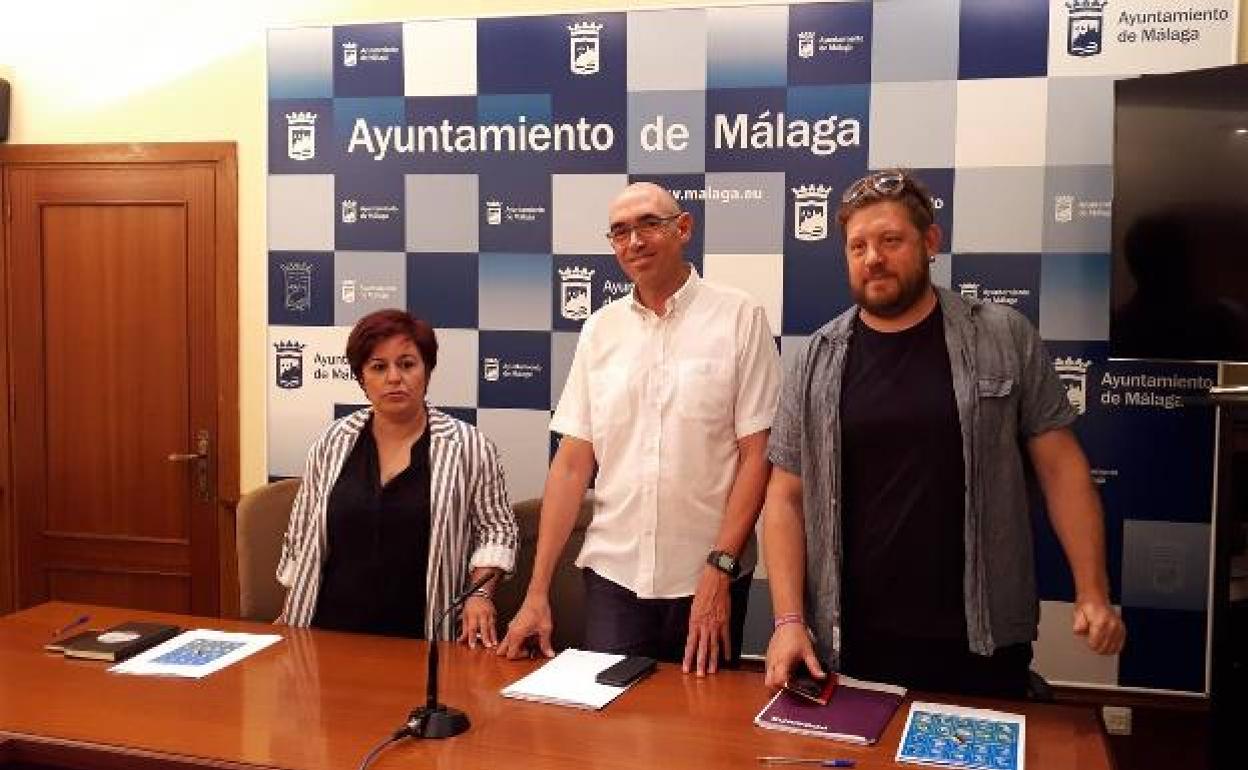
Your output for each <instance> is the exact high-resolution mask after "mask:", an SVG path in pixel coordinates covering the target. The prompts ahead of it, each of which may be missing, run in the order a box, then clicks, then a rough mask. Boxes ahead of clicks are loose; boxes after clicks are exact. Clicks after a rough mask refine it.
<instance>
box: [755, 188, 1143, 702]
mask: <svg viewBox="0 0 1248 770" xmlns="http://www.w3.org/2000/svg"><path fill="white" fill-rule="evenodd" d="M837 220H838V222H839V224H840V226H841V229H842V230H843V232H844V235H845V254H846V260H847V262H848V269H849V270H848V272H849V283H850V289H851V291H852V294H853V297H854V300H855V302H856V305H855V306H854V307H852V308H850V309H849V310H848V311H846V312H845V313H843V314H841V315H840V316H839V317H838V318H836V319H834V320H832V321H831V322H829V323H828V324H827V325H825V326H824V327H823V328H821V329H819V330H818V331H816V332H815V333H814V334H813V335H812V336H811V338H810V340H809V342H808V344H807V347H806V349H805V350H804V351H803V352H802V353H801V354H800V355H799V356H798V357H797V358H796V359H795V360H794V362H793V364H792V366H791V367H790V368H789V369H788V370H787V371H786V372H785V378H784V385H783V387H782V390H781V396H780V408H779V410H778V411H777V414H776V419H775V424H774V425H773V427H772V432H771V438H770V445H769V447H768V457H769V459H770V460H771V461H772V463H773V466H774V468H773V471H772V476H771V480H770V482H769V484H768V489H767V502H766V505H765V507H764V513H763V535H764V539H765V541H766V543H767V567H768V581H769V585H770V588H771V594H772V605H773V608H774V611H775V629H774V632H773V635H772V639H771V643H770V646H769V648H768V651H767V672H766V679H767V684H769V685H771V686H773V687H779V686H781V685H782V684H783V683H784V682H785V680H786V679H787V678H788V677H789V676H790V674H791V673H792V671H793V669H794V667H795V666H796V665H797V664H798V663H799V662H801V663H804V664H805V665H806V667H807V668H809V669H811V670H812V671H813V672H814V673H815V674H816V675H817V676H819V677H822V676H823V675H824V674H825V673H828V672H825V671H824V670H823V664H821V663H820V659H822V660H823V661H824V662H825V663H826V665H828V666H829V667H830V668H831V669H832V670H834V671H839V672H844V673H847V674H849V675H850V676H854V677H859V678H864V679H871V680H878V681H886V682H893V683H896V684H901V685H905V686H907V687H911V688H916V689H923V690H935V691H943V692H954V693H963V694H977V695H994V696H1002V697H1022V696H1024V695H1026V694H1027V691H1028V684H1029V680H1030V672H1029V666H1030V663H1031V657H1032V650H1031V642H1032V641H1033V640H1034V639H1036V635H1037V622H1038V618H1039V604H1038V601H1037V596H1036V588H1035V575H1034V567H1033V564H1032V542H1031V517H1030V511H1029V505H1028V495H1027V492H1026V482H1025V480H1024V479H1025V470H1024V465H1025V463H1027V462H1030V465H1031V466H1032V468H1033V469H1034V471H1035V474H1036V478H1037V479H1038V481H1039V484H1040V488H1041V491H1042V492H1043V494H1044V499H1045V502H1046V504H1047V508H1048V512H1049V521H1050V522H1051V524H1052V526H1053V528H1054V530H1055V531H1056V533H1057V537H1058V539H1059V540H1060V541H1061V544H1062V548H1063V550H1064V551H1065V554H1066V558H1067V561H1068V562H1069V564H1070V567H1071V571H1072V573H1073V575H1074V586H1075V600H1074V623H1073V626H1074V628H1073V630H1074V633H1075V634H1078V635H1081V636H1084V637H1086V640H1087V644H1088V647H1090V648H1091V649H1092V650H1093V651H1094V652H1097V653H1101V654H1112V653H1116V652H1118V651H1119V650H1120V649H1121V648H1122V645H1123V640H1124V638H1125V635H1126V631H1125V629H1124V627H1123V624H1122V620H1121V618H1120V617H1119V615H1118V613H1117V612H1116V611H1115V610H1114V609H1113V607H1111V606H1110V603H1109V584H1108V579H1107V577H1106V573H1105V534H1104V525H1103V521H1102V520H1103V514H1102V511H1101V505H1100V500H1099V498H1098V497H1097V493H1096V490H1095V489H1094V488H1093V485H1092V476H1091V472H1090V470H1089V468H1088V461H1087V459H1086V458H1085V457H1084V454H1083V451H1082V449H1080V447H1079V443H1078V441H1077V440H1076V439H1075V437H1074V434H1073V433H1072V432H1071V431H1070V428H1069V426H1070V424H1071V423H1072V422H1074V420H1075V412H1074V410H1073V409H1072V408H1071V405H1070V403H1069V402H1068V400H1067V397H1066V393H1065V389H1064V388H1063V387H1062V385H1061V383H1060V382H1059V380H1058V377H1057V373H1056V372H1055V371H1054V369H1053V365H1052V360H1051V359H1050V358H1049V356H1048V354H1047V353H1046V352H1045V350H1044V345H1043V344H1042V343H1041V341H1040V338H1039V335H1038V334H1037V333H1036V330H1035V329H1034V328H1033V327H1032V325H1031V324H1030V323H1029V322H1028V321H1027V319H1026V318H1024V317H1023V316H1022V315H1021V314H1019V313H1018V312H1016V311H1014V310H1013V309H1011V308H1007V307H1004V306H1001V305H995V304H992V303H988V302H980V301H977V300H970V299H967V298H965V297H962V296H961V295H960V294H956V293H954V292H951V291H948V290H945V289H938V288H936V287H934V286H933V285H932V283H931V276H930V274H929V264H930V262H931V260H932V259H933V258H934V255H935V254H936V253H937V250H938V249H939V246H940V237H941V233H940V227H939V226H938V225H936V224H935V222H934V216H933V210H932V202H931V194H930V193H929V192H928V190H927V189H926V187H924V186H923V184H922V183H921V182H920V181H919V180H917V179H916V178H914V177H912V176H910V175H909V174H906V173H904V172H902V171H900V170H889V171H882V172H878V173H875V174H871V175H869V176H867V177H864V178H862V179H860V180H858V181H857V182H855V183H854V184H852V185H850V186H849V187H848V188H847V189H846V191H845V194H844V196H843V198H842V200H841V205H840V209H839V211H838V213H837ZM1023 449H1025V452H1024V451H1023ZM816 653H817V654H816Z"/></svg>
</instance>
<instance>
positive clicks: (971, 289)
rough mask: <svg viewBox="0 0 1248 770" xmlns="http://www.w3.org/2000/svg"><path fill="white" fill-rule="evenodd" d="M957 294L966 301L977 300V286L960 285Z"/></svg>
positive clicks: (969, 284)
mask: <svg viewBox="0 0 1248 770" xmlns="http://www.w3.org/2000/svg"><path fill="white" fill-rule="evenodd" d="M958 293H959V294H961V295H962V296H963V297H966V298H967V299H979V284H977V283H960V284H958Z"/></svg>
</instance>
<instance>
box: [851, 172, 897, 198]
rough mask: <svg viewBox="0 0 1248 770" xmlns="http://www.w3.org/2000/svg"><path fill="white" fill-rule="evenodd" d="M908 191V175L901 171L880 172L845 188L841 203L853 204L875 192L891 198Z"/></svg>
mask: <svg viewBox="0 0 1248 770" xmlns="http://www.w3.org/2000/svg"><path fill="white" fill-rule="evenodd" d="M904 189H906V175H905V174H903V173H902V172H900V171H878V172H876V173H874V174H871V175H869V176H864V177H863V178H862V179H859V180H858V181H857V182H854V183H853V184H851V185H850V186H849V187H847V188H845V194H844V195H842V196H841V203H853V202H854V201H856V200H858V199H859V198H861V197H862V196H864V195H866V194H868V193H870V192H875V193H876V194H878V195H883V196H886V197H891V196H894V195H897V194H899V193H900V192H901V191H902V190H904Z"/></svg>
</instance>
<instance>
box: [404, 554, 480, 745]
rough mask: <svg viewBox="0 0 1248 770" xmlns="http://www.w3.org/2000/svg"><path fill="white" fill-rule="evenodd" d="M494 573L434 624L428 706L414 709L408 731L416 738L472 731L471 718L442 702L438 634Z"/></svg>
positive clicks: (459, 597)
mask: <svg viewBox="0 0 1248 770" xmlns="http://www.w3.org/2000/svg"><path fill="white" fill-rule="evenodd" d="M493 577H494V575H493V574H487V575H486V576H485V577H483V578H481V579H480V580H478V581H476V582H475V583H473V584H472V585H471V586H469V587H468V589H467V590H465V591H464V592H463V593H461V594H460V595H459V596H456V597H455V598H454V599H452V600H451V603H450V605H449V606H448V607H447V608H446V609H445V610H444V611H443V612H442V615H441V616H439V617H438V621H437V622H436V623H434V624H433V635H434V637H435V638H433V639H430V640H429V670H428V673H427V674H426V675H425V705H423V706H417V707H416V708H414V709H412V713H411V714H409V715H408V717H407V725H406V726H405V728H404V731H405V732H406V734H407V735H410V736H412V737H415V738H450V737H452V736H455V735H459V734H460V733H462V732H464V731H466V730H467V729H468V715H467V714H465V713H464V712H463V711H460V710H459V709H457V708H453V707H451V706H447V705H445V704H442V703H439V702H438V640H437V638H436V637H437V635H438V631H439V630H440V629H441V628H442V623H443V622H445V621H446V616H447V615H450V614H451V613H452V612H453V611H455V610H456V609H457V608H458V607H459V606H460V605H461V604H463V603H464V602H466V601H468V597H469V596H472V594H473V592H474V591H476V590H478V589H479V588H481V587H482V586H484V585H485V584H486V583H488V582H490V580H491V579H493Z"/></svg>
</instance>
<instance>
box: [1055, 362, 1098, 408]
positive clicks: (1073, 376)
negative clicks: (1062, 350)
mask: <svg viewBox="0 0 1248 770" xmlns="http://www.w3.org/2000/svg"><path fill="white" fill-rule="evenodd" d="M1091 365H1092V362H1091V361H1088V360H1086V359H1083V358H1074V357H1071V358H1057V359H1055V360H1054V361H1053V368H1054V369H1056V370H1057V379H1058V380H1060V381H1061V383H1062V385H1063V386H1064V387H1065V388H1066V400H1067V401H1069V402H1070V405H1071V406H1073V407H1074V408H1075V412H1076V413H1078V414H1081V415H1082V414H1084V413H1086V412H1087V411H1088V367H1089V366H1091Z"/></svg>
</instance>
